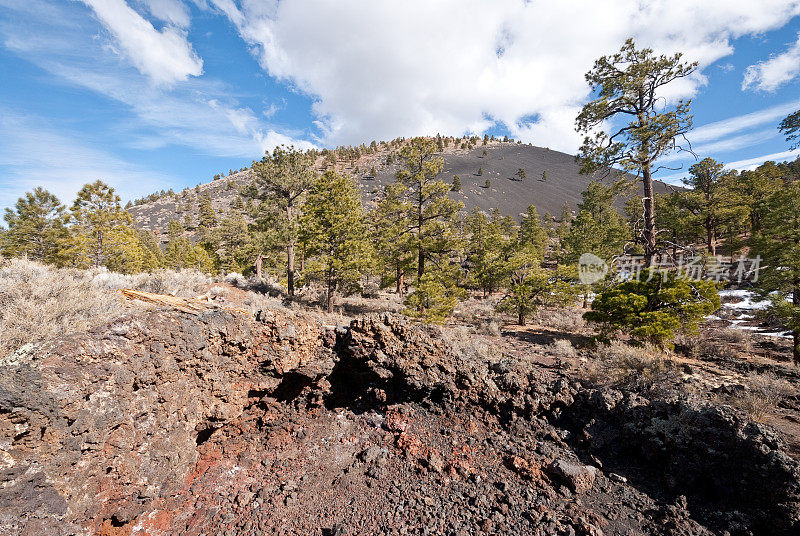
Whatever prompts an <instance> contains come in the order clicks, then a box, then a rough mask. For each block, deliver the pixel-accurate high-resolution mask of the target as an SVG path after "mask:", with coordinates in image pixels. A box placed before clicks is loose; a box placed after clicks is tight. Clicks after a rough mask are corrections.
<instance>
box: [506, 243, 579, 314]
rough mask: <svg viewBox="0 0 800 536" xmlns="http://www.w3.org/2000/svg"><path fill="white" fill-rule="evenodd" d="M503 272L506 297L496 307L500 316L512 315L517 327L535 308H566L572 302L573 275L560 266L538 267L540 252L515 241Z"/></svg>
mask: <svg viewBox="0 0 800 536" xmlns="http://www.w3.org/2000/svg"><path fill="white" fill-rule="evenodd" d="M504 272H505V275H506V277H507V278H508V290H507V292H506V295H505V296H503V298H502V299H501V300H500V302H499V303H498V306H497V309H498V311H501V312H507V313H513V314H515V315H516V316H517V323H518V324H519V325H521V326H524V325H525V322H526V320H527V318H528V316H530V314H531V313H533V312H534V311H535V310H536V309H537V308H538V307H540V306H547V305H567V304H569V303H571V302H573V301H574V300H575V295H576V288H575V285H574V282H575V273H576V272H575V271H574V270H572V269H569V268H567V267H564V266H561V267H559V268H557V269H555V270H550V269H547V268H544V267H542V257H541V253H540V251H538V250H537V249H536V248H535V247H534V246H532V245H530V244H526V243H523V242H520V241H517V242H515V243H513V244H512V245H511V247H510V248H509V250H508V255H507V258H506V262H505V264H504Z"/></svg>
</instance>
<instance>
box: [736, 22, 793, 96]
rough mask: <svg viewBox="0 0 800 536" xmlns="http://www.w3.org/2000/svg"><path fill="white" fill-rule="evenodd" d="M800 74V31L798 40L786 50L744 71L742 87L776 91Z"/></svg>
mask: <svg viewBox="0 0 800 536" xmlns="http://www.w3.org/2000/svg"><path fill="white" fill-rule="evenodd" d="M799 75H800V33H798V34H797V41H796V42H795V43H794V44H793V45H791V46H790V47H789V48H787V49H786V50H785V51H783V52H781V53H780V54H777V55H775V56H773V57H771V58H770V59H768V60H766V61H762V62H759V63H756V64H755V65H751V66H749V67H748V68H747V69H745V71H744V79H743V80H742V89H757V90H760V91H769V92H771V91H775V90H776V89H778V88H779V87H780V86H782V85H783V84H785V83H786V82H789V81H791V80H793V79H795V78H797V76H799Z"/></svg>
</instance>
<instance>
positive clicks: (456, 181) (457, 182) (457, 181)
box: [450, 175, 461, 192]
mask: <svg viewBox="0 0 800 536" xmlns="http://www.w3.org/2000/svg"><path fill="white" fill-rule="evenodd" d="M450 190H452V191H453V192H460V191H461V177H459V176H458V175H454V176H453V186H452V188H450Z"/></svg>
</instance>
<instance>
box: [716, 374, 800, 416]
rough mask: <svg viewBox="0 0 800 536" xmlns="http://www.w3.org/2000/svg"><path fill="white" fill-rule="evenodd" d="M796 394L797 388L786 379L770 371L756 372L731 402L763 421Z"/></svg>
mask: <svg viewBox="0 0 800 536" xmlns="http://www.w3.org/2000/svg"><path fill="white" fill-rule="evenodd" d="M796 394H797V392H796V390H795V388H794V387H793V386H792V385H791V384H790V383H789V382H787V381H786V380H782V379H780V378H777V377H776V376H775V375H773V374H770V373H764V374H754V375H753V376H750V377H749V378H748V379H747V380H746V383H745V388H744V390H743V391H742V392H741V393H738V394H736V395H734V396H733V397H732V398H731V400H730V403H731V405H733V406H735V407H737V408H739V409H741V410H742V411H744V412H745V413H747V415H748V416H749V417H750V418H751V419H752V420H754V421H756V422H761V421H762V420H763V419H764V417H766V416H767V415H768V414H769V413H772V412H773V411H774V410H775V408H777V407H778V405H779V404H780V403H781V402H783V400H785V399H786V398H789V397H792V396H794V395H796Z"/></svg>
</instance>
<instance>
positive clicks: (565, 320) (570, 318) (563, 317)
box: [531, 307, 588, 333]
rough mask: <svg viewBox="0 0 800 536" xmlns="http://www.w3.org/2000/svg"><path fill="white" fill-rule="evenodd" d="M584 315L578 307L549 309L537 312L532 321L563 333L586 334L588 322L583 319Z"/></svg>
mask: <svg viewBox="0 0 800 536" xmlns="http://www.w3.org/2000/svg"><path fill="white" fill-rule="evenodd" d="M583 313H584V310H583V309H578V308H576V307H563V308H554V307H552V308H551V307H547V308H542V309H539V310H538V311H536V313H534V315H533V318H532V319H531V321H532V322H533V323H534V324H538V325H540V326H542V327H545V328H549V329H551V330H554V331H560V332H562V333H584V332H586V330H587V329H588V326H587V324H586V320H584V319H583Z"/></svg>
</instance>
